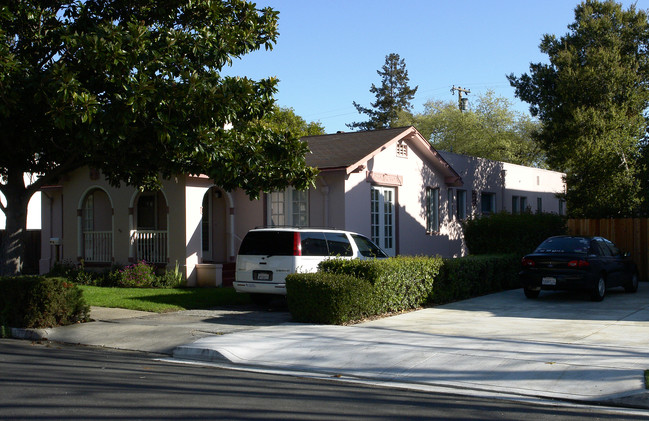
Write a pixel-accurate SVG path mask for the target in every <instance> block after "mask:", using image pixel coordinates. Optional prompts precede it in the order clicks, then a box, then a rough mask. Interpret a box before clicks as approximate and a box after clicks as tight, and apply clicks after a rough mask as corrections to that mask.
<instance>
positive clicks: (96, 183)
mask: <svg viewBox="0 0 649 421" xmlns="http://www.w3.org/2000/svg"><path fill="white" fill-rule="evenodd" d="M93 189H100V190H102V191H104V192H105V193H106V200H104V199H102V200H101V201H100V203H97V205H102V204H104V205H105V204H106V203H110V204H111V205H112V210H110V212H111V213H112V225H113V229H112V231H113V236H114V240H113V256H114V263H115V264H121V265H125V264H128V263H129V236H130V231H131V230H132V229H134V228H135V227H134V224H135V221H134V216H133V215H132V214H131V213H130V212H129V208H131V207H132V206H133V204H134V203H135V197H136V196H137V195H138V193H139V191H138V190H137V189H135V188H133V187H128V186H125V185H122V186H121V188H116V187H112V186H110V185H109V184H108V183H107V182H106V181H105V180H104V177H103V176H101V174H98V173H96V172H94V171H92V170H90V169H89V168H81V169H78V170H76V171H73V172H71V173H70V174H68V175H67V176H65V177H64V178H63V180H62V181H61V183H60V189H47V190H45V192H44V193H45V194H47V196H45V197H47V200H45V201H43V206H42V213H43V215H42V219H43V221H44V224H43V225H44V226H45V227H46V229H45V230H44V231H45V232H44V234H43V236H42V247H41V251H42V253H43V255H42V259H43V262H42V265H41V272H44V271H47V270H46V269H48V268H47V266H49V265H50V264H51V263H52V261H49V262H48V261H47V260H48V259H49V258H50V257H55V256H54V250H55V247H52V246H50V245H49V238H50V237H59V238H61V245H60V246H59V251H60V256H59V258H60V260H67V261H70V262H77V261H78V258H79V257H81V254H80V253H79V250H80V242H79V229H80V218H79V217H78V214H79V211H80V209H81V207H82V206H83V198H84V197H85V195H86V194H87V193H88V192H89V191H92V190H93ZM161 194H162V197H164V201H165V203H164V204H163V203H160V204H159V207H160V208H162V209H164V210H165V212H166V209H167V208H168V209H169V213H168V215H166V214H165V216H164V219H163V220H162V221H161V223H160V225H161V226H162V227H167V229H168V236H169V242H168V244H169V250H168V255H169V261H170V264H172V265H173V264H174V263H175V261H176V260H178V262H179V264H181V265H182V264H183V262H184V252H185V247H184V245H185V242H184V238H185V232H184V224H178V223H175V221H184V219H185V211H184V208H183V207H177V206H169V205H170V204H174V203H183V202H184V200H185V199H184V186H183V182H182V180H180V181H179V180H178V179H173V180H169V181H163V183H162V190H161ZM102 212H109V210H107V209H102V210H100V211H98V213H99V215H101V213H102ZM159 217H162V216H159ZM167 224H168V225H167Z"/></svg>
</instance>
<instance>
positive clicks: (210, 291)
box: [79, 285, 250, 313]
mask: <svg viewBox="0 0 649 421" xmlns="http://www.w3.org/2000/svg"><path fill="white" fill-rule="evenodd" d="M79 288H80V289H81V290H82V291H83V298H84V299H85V301H86V303H87V304H88V305H90V306H99V307H116V308H126V309H130V310H141V311H151V312H155V313H164V312H168V311H177V310H190V309H202V308H212V307H219V306H224V305H241V304H248V303H250V297H249V296H248V294H238V293H237V292H236V291H235V290H234V288H106V287H96V286H89V285H79Z"/></svg>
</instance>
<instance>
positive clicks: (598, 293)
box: [590, 275, 606, 301]
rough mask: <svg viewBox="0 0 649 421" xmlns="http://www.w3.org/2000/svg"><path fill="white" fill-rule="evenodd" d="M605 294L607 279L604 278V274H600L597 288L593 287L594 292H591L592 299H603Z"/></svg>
mask: <svg viewBox="0 0 649 421" xmlns="http://www.w3.org/2000/svg"><path fill="white" fill-rule="evenodd" d="M605 295H606V280H605V279H604V275H600V276H599V279H598V280H597V285H596V286H595V289H593V292H592V293H591V296H590V299H591V300H593V301H602V300H603V299H604V296H605Z"/></svg>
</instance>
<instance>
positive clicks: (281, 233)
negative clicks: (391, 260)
mask: <svg viewBox="0 0 649 421" xmlns="http://www.w3.org/2000/svg"><path fill="white" fill-rule="evenodd" d="M334 257H341V258H344V259H354V258H358V259H374V258H385V257H388V255H387V254H386V253H385V252H384V251H383V250H381V248H380V247H378V246H377V245H376V244H374V243H373V242H372V241H371V240H370V239H368V238H367V237H365V236H363V235H360V234H356V233H354V232H349V231H342V230H333V229H319V228H258V229H254V230H250V231H249V232H248V234H246V236H245V237H244V239H243V242H242V243H241V247H240V248H239V254H238V255H237V269H236V275H235V281H234V288H235V290H236V291H237V292H248V293H250V294H251V296H252V298H253V300H254V301H255V302H264V300H265V299H266V298H268V296H267V294H279V295H286V275H288V274H290V273H295V272H315V271H317V269H318V263H320V262H321V261H323V260H325V259H329V258H334Z"/></svg>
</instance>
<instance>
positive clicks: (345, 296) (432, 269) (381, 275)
mask: <svg viewBox="0 0 649 421" xmlns="http://www.w3.org/2000/svg"><path fill="white" fill-rule="evenodd" d="M441 265H442V259H441V258H438V257H436V258H428V257H395V258H391V259H384V260H344V259H332V260H326V261H324V262H322V263H321V264H320V270H321V272H318V273H315V274H292V275H289V276H288V277H287V278H286V292H287V300H288V306H289V311H290V312H291V314H292V315H293V318H294V320H296V321H302V322H313V323H345V322H349V321H352V320H358V319H361V318H363V317H367V316H373V315H377V314H383V313H387V312H393V311H401V310H406V309H411V308H416V307H419V306H421V305H423V304H424V303H425V302H426V300H427V299H428V296H429V295H430V292H431V290H432V287H433V281H434V279H435V277H436V276H437V274H438V273H439V268H440V266H441Z"/></svg>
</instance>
